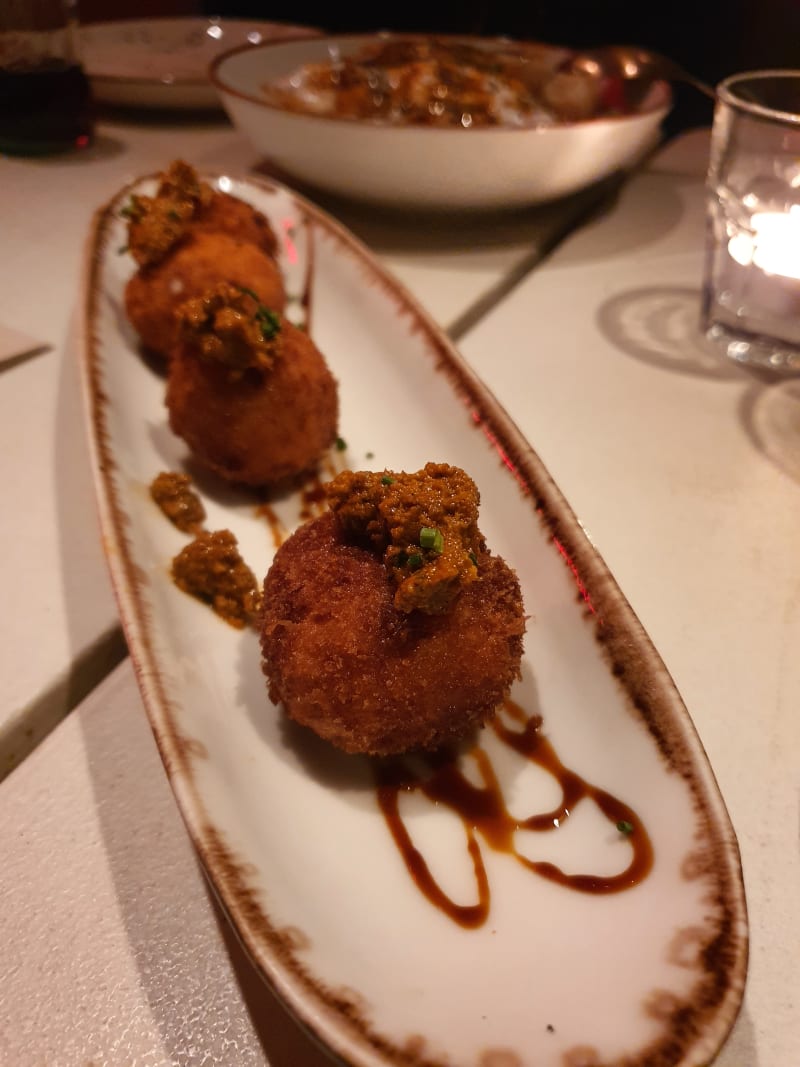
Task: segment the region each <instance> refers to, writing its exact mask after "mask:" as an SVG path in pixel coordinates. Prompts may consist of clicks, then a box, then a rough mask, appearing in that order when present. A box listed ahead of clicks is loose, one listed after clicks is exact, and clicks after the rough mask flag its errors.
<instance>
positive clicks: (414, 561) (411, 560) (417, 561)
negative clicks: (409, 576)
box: [407, 552, 423, 571]
mask: <svg viewBox="0 0 800 1067" xmlns="http://www.w3.org/2000/svg"><path fill="white" fill-rule="evenodd" d="M407 562H408V566H409V568H410V569H411V570H412V571H418V570H419V569H420V567H421V566H422V562H423V560H422V556H421V555H420V554H419V552H415V553H414V554H413V555H411V556H409V557H408V561H407Z"/></svg>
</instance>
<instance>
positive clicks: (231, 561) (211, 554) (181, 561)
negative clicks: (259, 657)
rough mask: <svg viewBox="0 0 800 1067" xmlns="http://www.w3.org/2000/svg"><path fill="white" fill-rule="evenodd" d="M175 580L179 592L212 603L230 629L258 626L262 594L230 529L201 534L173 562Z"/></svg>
mask: <svg viewBox="0 0 800 1067" xmlns="http://www.w3.org/2000/svg"><path fill="white" fill-rule="evenodd" d="M172 578H173V580H174V582H175V584H176V585H177V586H178V588H179V589H182V590H183V592H184V593H188V594H189V595H190V596H194V597H197V599H198V600H202V601H204V602H205V603H207V604H210V605H211V607H212V608H213V609H214V611H215V612H216V613H217V615H220V616H222V618H223V619H225V620H226V622H229V623H230V624H231V626H235V627H236V628H237V629H242V628H243V627H244V626H249V625H254V624H255V621H256V618H257V616H258V612H259V610H260V608H261V593H260V591H259V588H258V585H257V583H256V578H255V575H254V574H253V572H252V571H251V570H250V568H249V567H248V566H247V564H246V563H245V562H244V560H243V559H242V557H241V555H240V554H239V546H238V542H237V540H236V537H235V536H234V535H233V534H232V533H231V531H230V530H215V531H212V532H210V533H209V532H203V533H200V534H198V535H197V537H195V539H194V540H193V541H191V542H190V543H189V544H188V545H186V547H185V548H183V549H181V551H180V552H179V553H178V555H177V556H176V557H175V558H174V559H173V561H172Z"/></svg>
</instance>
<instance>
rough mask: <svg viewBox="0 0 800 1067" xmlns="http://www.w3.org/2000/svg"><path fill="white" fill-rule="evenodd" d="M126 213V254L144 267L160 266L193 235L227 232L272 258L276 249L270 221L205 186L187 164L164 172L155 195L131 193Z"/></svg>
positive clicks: (177, 162)
mask: <svg viewBox="0 0 800 1067" xmlns="http://www.w3.org/2000/svg"><path fill="white" fill-rule="evenodd" d="M122 214H123V216H124V217H125V218H126V219H127V220H128V251H129V252H130V254H131V255H132V256H133V258H134V259H135V260H136V262H137V264H138V265H139V266H140V267H150V266H153V265H154V264H156V263H160V262H161V261H162V260H163V259H164V257H165V256H167V255H168V254H169V253H170V252H171V251H173V250H174V248H175V247H176V246H177V245H178V244H180V243H181V242H182V241H183V240H185V239H186V238H187V237H188V236H190V235H191V234H193V233H200V232H203V233H226V234H227V235H228V236H229V237H235V238H236V239H237V240H239V241H249V242H250V243H251V244H254V245H256V246H257V247H258V248H260V249H261V250H262V251H263V252H266V254H267V255H269V256H274V255H275V252H276V250H277V246H278V242H277V239H276V237H275V233H274V231H273V229H272V227H271V226H270V223H269V221H268V220H267V218H266V216H264V215H263V214H262V213H261V212H260V211H257V210H256V209H255V208H254V207H253V206H252V205H251V204H248V203H246V202H245V201H244V200H241V199H239V198H238V197H235V196H231V195H230V193H223V192H218V191H217V190H215V189H213V188H212V187H211V186H210V185H209V184H208V183H207V182H204V181H201V180H200V178H199V177H198V175H197V172H196V171H195V170H194V168H193V167H191V166H190V165H189V164H188V163H185V162H184V161H183V160H175V161H174V162H173V163H171V164H170V166H169V167H168V168H167V170H166V171H164V173H163V174H162V175H161V181H160V184H159V186H158V189H157V190H156V194H155V196H143V195H141V194H133V195H132V196H131V198H130V201H129V203H128V204H127V205H126V206H125V207H124V208H123V210H122Z"/></svg>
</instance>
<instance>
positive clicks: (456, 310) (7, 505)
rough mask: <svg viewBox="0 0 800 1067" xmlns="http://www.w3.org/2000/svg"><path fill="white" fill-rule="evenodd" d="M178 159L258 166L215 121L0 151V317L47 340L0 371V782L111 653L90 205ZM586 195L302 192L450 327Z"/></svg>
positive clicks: (109, 128) (107, 127) (115, 646)
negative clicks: (459, 199) (94, 410)
mask: <svg viewBox="0 0 800 1067" xmlns="http://www.w3.org/2000/svg"><path fill="white" fill-rule="evenodd" d="M178 157H181V158H185V159H186V160H188V161H189V162H190V163H192V164H194V165H195V166H197V167H199V168H201V169H202V168H205V169H208V170H210V171H220V172H225V171H227V172H229V173H235V174H243V173H247V172H248V171H250V170H251V169H252V168H254V167H255V166H256V165H257V164H258V163H259V159H258V156H257V155H256V154H255V152H254V151H253V149H251V147H250V146H249V144H248V143H247V141H246V140H245V139H244V138H243V137H242V136H241V135H240V134H238V133H237V132H236V131H235V130H234V129H233V128H232V127H231V126H230V125H229V124H228V123H227V122H226V121H224V120H220V121H216V122H214V121H211V122H199V123H184V124H182V125H177V126H176V125H175V124H174V120H170V121H168V120H164V119H159V118H158V116H153V117H151V118H150V120H149V121H142V120H141V118H140V119H139V120H138V121H127V122H122V121H119V120H117V121H116V122H115V123H114V124H111V123H104V124H102V125H101V126H100V127H99V129H98V136H97V140H96V144H95V145H94V146H93V147H92V148H91V149H89V150H87V151H85V152H83V153H78V154H76V155H73V156H55V157H43V158H38V159H19V158H11V157H1V156H0V253H1V254H2V260H0V262H2V285H0V325H2V326H6V327H9V328H12V329H15V330H20V331H23V332H24V333H26V334H29V335H31V336H33V337H34V338H37V339H40V340H41V341H43V342H45V343H46V344H47V345H49V346H50V349H49V351H46V352H45V353H44V354H41V355H37V356H34V357H32V358H30V359H26V360H23V361H19V362H11V363H4V364H2V365H0V499H2V501H3V516H4V518H3V522H2V523H0V559H1V560H2V580H3V591H4V600H5V604H4V609H5V610H4V611H3V613H2V615H0V675H1V676H2V677H3V678H4V685H3V687H2V692H0V779H2V777H3V775H4V774H5V773H7V772H8V770H10V769H11V767H13V766H14V765H15V764H16V763H17V762H19V760H20V759H22V758H23V757H24V756H25V755H26V753H27V752H29V751H30V750H31V749H32V748H33V747H34V746H35V745H36V744H37V743H38V741H39V740H41V738H42V737H43V736H45V735H46V734H47V732H48V731H49V730H50V729H52V727H53V726H54V725H55V723H56V722H58V721H59V720H60V719H61V718H62V717H63V715H64V714H65V713H66V712H67V711H68V710H69V709H70V708H72V707H74V706H75V704H76V703H77V702H78V701H79V700H80V699H81V698H82V697H83V696H85V695H86V693H88V692H89V691H90V690H91V688H92V686H93V685H94V684H96V682H97V681H98V680H99V679H100V678H102V677H103V676H104V675H105V674H106V672H107V671H108V670H109V669H110V667H111V666H112V665H113V664H114V663H116V662H118V661H119V659H120V658H121V657H122V656H123V655H124V654H125V647H124V643H123V641H122V637H121V634H120V631H119V629H118V625H117V614H116V608H115V603H114V599H113V596H112V593H111V589H110V585H109V582H108V578H107V573H106V567H105V561H104V559H103V556H102V552H101V549H100V543H99V541H98V538H97V536H96V519H95V504H94V490H93V485H92V480H91V475H90V471H89V466H88V454H87V449H86V445H85V440H84V425H83V412H82V407H81V399H80V393H79V387H78V378H77V371H76V367H77V355H76V353H75V351H74V344H73V342H72V316H73V313H74V308H75V303H76V298H77V293H78V287H79V280H80V271H81V264H82V256H83V249H84V244H85V239H86V234H87V230H88V226H89V222H90V219H91V216H92V213H93V211H94V210H95V209H96V208H97V207H99V206H100V205H101V204H103V203H105V202H106V201H107V200H108V199H110V198H111V197H112V196H113V195H114V194H115V193H116V192H117V191H118V190H119V188H120V187H122V186H123V185H124V184H125V183H127V182H128V181H130V180H132V179H134V178H136V177H138V176H140V175H143V174H149V173H153V172H156V171H158V170H160V169H162V168H163V167H164V166H166V164H168V163H169V162H170V160H172V159H174V158H178ZM596 195H597V194H596V193H595V192H591V193H588V194H581V195H578V196H576V197H573V198H571V199H570V200H568V201H565V202H564V203H562V204H559V205H557V206H556V207H553V208H543V209H534V210H531V211H525V212H520V213H516V214H515V215H514V216H513V217H512V218H506V217H503V218H501V217H494V218H483V219H480V220H473V221H471V223H470V225H469V226H468V227H465V226H464V225H462V224H461V222H460V221H458V220H453V219H451V220H442V219H439V220H438V221H437V220H428V219H426V220H425V221H424V223H417V222H415V220H413V219H409V217H408V216H407V215H402V216H398V215H394V214H392V213H384V214H383V215H381V214H380V213H378V212H376V211H374V210H373V211H360V210H359V209H357V208H355V207H352V206H349V205H344V204H341V203H335V204H334V203H333V202H329V201H325V200H324V199H320V198H317V200H318V203H320V204H321V205H322V206H324V207H334V208H335V209H336V210H337V213H338V215H339V217H341V218H342V220H343V221H344V222H345V223H346V224H347V225H349V226H350V227H351V228H352V229H353V230H354V231H355V232H356V233H357V234H358V235H359V236H361V237H363V238H364V239H365V240H368V242H369V245H370V247H371V248H372V249H373V250H374V251H375V252H376V253H377V254H378V256H379V257H380V258H381V259H382V260H383V261H384V262H385V263H386V264H387V265H388V266H389V267H390V268H391V269H392V270H393V272H394V273H395V274H396V275H397V277H398V278H399V279H400V280H401V281H402V282H403V283H404V284H405V285H406V286H407V287H408V288H409V289H410V290H411V292H412V293H413V294H414V295H415V296H417V298H418V299H419V300H420V301H421V302H422V303H423V304H424V305H425V307H426V308H427V309H428V310H429V311H430V312H431V313H432V314H433V316H434V317H435V318H436V320H437V321H438V322H439V323H440V324H441V325H442V326H444V327H445V328H447V329H451V330H452V331H453V332H454V334H455V335H457V334H459V333H461V332H463V329H464V327H465V324H466V323H469V322H471V321H473V320H474V319H475V318H476V317H478V316H479V315H480V314H481V313H482V312H483V311H484V309H485V307H486V306H488V305H491V303H493V302H494V301H495V300H496V299H497V298H498V296H499V295H500V294H502V293H503V292H504V291H505V290H506V289H507V288H508V287H509V286H510V285H511V284H513V282H514V281H515V280H517V279H518V278H519V277H520V276H521V275H522V274H524V272H526V271H527V270H529V269H530V268H531V266H532V265H533V264H534V263H536V262H537V261H538V260H539V259H540V258H541V256H542V255H543V254H544V253H545V252H546V251H547V250H548V249H549V248H550V246H551V244H552V243H553V241H554V240H555V239H556V237H557V235H558V234H560V233H562V232H563V231H564V230H565V228H568V227H569V226H570V225H571V224H572V223H573V221H574V220H575V219H577V218H579V217H581V215H582V214H583V213H585V212H586V211H587V209H588V207H589V206H590V205H591V204H592V203H593V202H594V201H595V199H596Z"/></svg>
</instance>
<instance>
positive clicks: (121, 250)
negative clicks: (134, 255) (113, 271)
mask: <svg viewBox="0 0 800 1067" xmlns="http://www.w3.org/2000/svg"><path fill="white" fill-rule="evenodd" d="M127 251H128V246H127V245H120V246H119V248H118V249H117V255H118V256H124V255H125V253H126V252H127Z"/></svg>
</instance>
